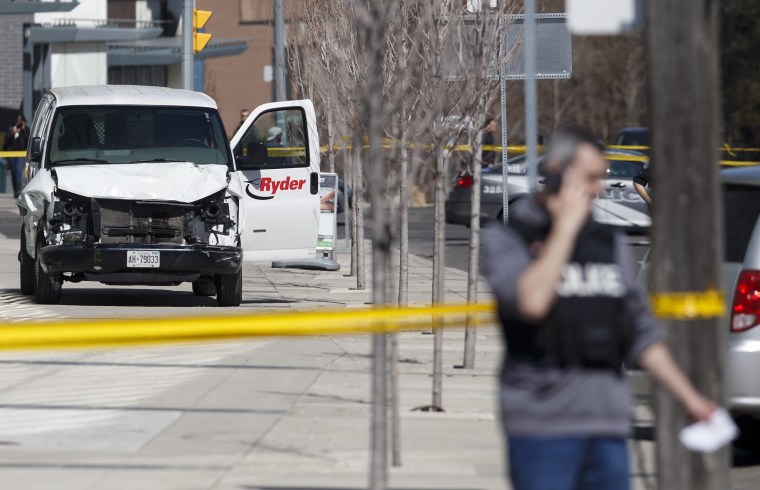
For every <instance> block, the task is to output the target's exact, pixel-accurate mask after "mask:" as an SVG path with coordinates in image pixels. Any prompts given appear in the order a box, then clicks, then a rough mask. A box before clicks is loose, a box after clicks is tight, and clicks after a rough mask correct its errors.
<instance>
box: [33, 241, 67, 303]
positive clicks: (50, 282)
mask: <svg viewBox="0 0 760 490" xmlns="http://www.w3.org/2000/svg"><path fill="white" fill-rule="evenodd" d="M36 255H37V257H36V259H35V261H34V271H35V279H36V283H35V291H34V299H35V300H36V301H37V303H38V304H41V305H55V304H58V303H59V302H60V301H61V279H62V278H61V274H60V273H53V274H47V273H46V272H45V271H43V270H42V265H41V264H40V245H39V242H38V243H37V254H36Z"/></svg>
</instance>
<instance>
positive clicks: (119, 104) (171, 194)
mask: <svg viewBox="0 0 760 490" xmlns="http://www.w3.org/2000/svg"><path fill="white" fill-rule="evenodd" d="M272 135H276V136H275V137H272ZM318 142H319V139H318V138H317V134H316V124H315V120H314V109H313V106H312V104H311V102H310V101H288V102H282V103H277V104H266V105H264V106H261V107H258V108H256V109H255V110H253V111H252V113H251V116H250V117H249V118H248V120H247V121H246V122H245V123H244V124H243V126H242V127H241V128H240V130H239V131H238V133H237V134H236V135H235V136H234V137H233V139H232V145H231V146H230V144H228V139H227V134H226V133H225V130H224V127H223V125H222V121H221V118H220V117H219V113H218V112H217V110H216V103H215V102H214V101H213V99H211V98H210V97H208V96H207V95H204V94H202V93H198V92H192V91H185V90H173V89H166V88H160V87H138V86H107V85H106V86H89V87H66V88H60V89H52V90H50V91H48V92H47V93H45V94H44V96H43V98H42V101H41V102H40V104H39V106H38V108H37V111H36V113H35V116H34V121H33V123H32V129H31V137H30V143H29V149H28V152H27V164H26V172H25V184H26V185H25V187H24V190H23V192H22V194H21V196H20V197H19V199H18V201H17V203H18V207H19V210H20V213H21V217H22V234H21V247H20V252H19V261H20V263H21V267H20V282H21V290H22V291H23V292H24V293H25V294H35V296H36V300H37V302H39V303H57V302H59V300H60V298H61V285H62V283H63V282H65V281H72V282H79V281H98V282H101V283H105V284H118V285H125V284H129V285H176V284H180V283H182V282H191V283H192V284H193V292H194V293H195V294H196V295H199V296H212V295H216V296H217V301H218V302H219V304H220V305H222V306H237V305H239V304H240V303H241V299H242V273H241V270H242V261H243V258H244V257H245V258H246V259H248V260H257V259H276V258H284V257H288V258H290V257H293V258H295V257H297V258H302V257H308V256H309V255H310V254H313V252H314V249H315V247H316V241H317V227H318V221H317V219H318V209H319V197H318V182H319V173H318V172H319V148H318ZM284 225H287V226H284ZM293 227H295V228H293Z"/></svg>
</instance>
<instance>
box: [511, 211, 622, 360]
mask: <svg viewBox="0 0 760 490" xmlns="http://www.w3.org/2000/svg"><path fill="white" fill-rule="evenodd" d="M509 226H510V228H511V229H512V230H514V231H515V232H516V233H517V234H518V235H520V236H521V237H522V238H523V240H525V243H526V245H527V247H528V249H529V250H530V251H531V254H534V255H535V254H537V253H538V249H539V248H540V247H541V246H543V243H544V242H545V241H546V237H547V235H548V232H549V229H548V227H544V228H536V227H535V226H532V225H528V224H527V223H525V222H523V221H521V220H520V219H519V218H516V219H513V220H511V221H510V224H509ZM627 291H628V289H627V287H626V285H625V282H624V280H623V271H622V269H621V268H620V266H619V265H618V264H617V263H616V261H615V234H614V232H613V230H612V229H611V228H610V227H608V226H604V225H601V224H599V223H596V222H594V221H590V222H589V223H588V224H587V225H586V226H584V228H583V229H582V230H581V232H580V233H579V235H578V238H577V241H576V243H575V250H574V251H573V255H572V258H571V259H570V262H569V263H568V264H567V266H566V267H565V270H564V272H563V274H562V278H561V279H560V282H559V284H558V286H557V298H556V301H555V302H554V304H553V306H552V308H551V311H550V312H549V314H548V315H547V317H546V318H545V319H544V320H543V321H542V322H541V323H540V324H532V323H528V322H525V321H521V320H518V319H515V318H509V317H508V316H507V315H506V314H505V312H504V311H503V310H502V309H500V312H499V313H500V316H501V323H502V326H503V328H504V333H505V337H506V340H507V353H508V356H509V359H510V360H514V361H524V362H530V363H532V364H537V365H542V366H547V367H573V366H576V367H583V368H590V369H610V370H613V371H615V372H618V373H619V372H621V368H622V363H623V360H624V356H625V352H626V350H627V347H628V346H629V344H630V340H631V322H630V320H629V317H628V316H627V315H626V314H625V308H624V302H623V301H624V296H625V295H626V293H627Z"/></svg>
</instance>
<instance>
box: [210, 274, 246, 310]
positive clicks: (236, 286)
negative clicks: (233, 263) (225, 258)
mask: <svg viewBox="0 0 760 490" xmlns="http://www.w3.org/2000/svg"><path fill="white" fill-rule="evenodd" d="M215 283H216V301H217V303H219V306H240V303H242V302H243V269H240V270H239V271H238V272H237V273H236V274H217V275H216V277H215Z"/></svg>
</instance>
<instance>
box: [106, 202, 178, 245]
mask: <svg viewBox="0 0 760 490" xmlns="http://www.w3.org/2000/svg"><path fill="white" fill-rule="evenodd" d="M99 204H100V242H101V243H178V244H181V243H184V239H183V233H182V232H183V224H184V217H185V209H184V208H183V207H182V206H175V205H168V204H153V203H139V204H138V203H135V202H128V201H127V202H125V201H100V202H99Z"/></svg>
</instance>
